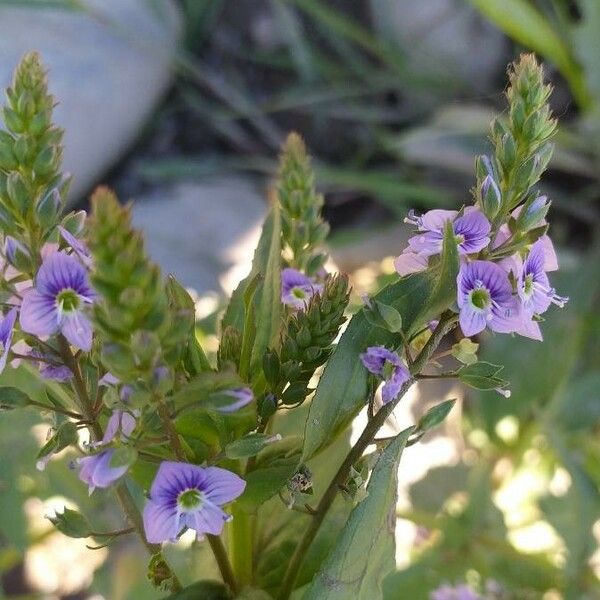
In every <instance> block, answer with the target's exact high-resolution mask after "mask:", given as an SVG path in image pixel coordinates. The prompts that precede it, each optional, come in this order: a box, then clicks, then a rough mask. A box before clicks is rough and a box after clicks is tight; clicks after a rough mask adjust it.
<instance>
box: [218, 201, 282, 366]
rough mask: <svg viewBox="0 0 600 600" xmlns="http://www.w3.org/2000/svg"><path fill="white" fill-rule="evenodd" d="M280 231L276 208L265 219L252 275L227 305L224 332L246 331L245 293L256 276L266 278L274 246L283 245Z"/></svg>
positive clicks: (234, 293) (245, 280) (222, 326)
mask: <svg viewBox="0 0 600 600" xmlns="http://www.w3.org/2000/svg"><path fill="white" fill-rule="evenodd" d="M279 230H280V224H279V210H278V209H277V208H275V207H274V208H272V209H271V211H270V212H269V214H268V215H267V218H266V219H265V223H264V225H263V230H262V234H261V236H260V240H259V241H258V246H257V247H256V251H255V252H254V259H253V260H252V271H251V272H250V275H248V277H246V279H244V280H243V281H242V282H241V283H240V284H239V285H238V287H237V288H236V289H235V291H234V292H233V294H232V295H231V299H230V301H229V304H228V305H227V309H226V311H225V315H224V316H223V321H222V323H221V330H222V331H224V330H225V328H226V327H228V326H232V327H235V328H236V329H237V330H239V331H244V314H245V308H244V292H245V291H246V288H247V287H248V285H249V284H250V282H251V281H252V280H253V279H254V278H255V277H256V275H259V274H262V275H263V277H266V273H267V270H268V268H267V267H268V265H269V264H270V258H271V253H272V250H273V245H274V244H276V242H277V240H278V241H279V244H281V239H280V238H281V235H280V234H279V236H276V235H275V233H276V231H279ZM278 258H279V257H278ZM272 292H273V290H271V293H272ZM265 299H266V298H265ZM277 300H278V302H280V300H281V299H280V298H278V299H277ZM279 308H280V307H278V311H279ZM261 357H262V355H261Z"/></svg>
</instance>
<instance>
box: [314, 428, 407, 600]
mask: <svg viewBox="0 0 600 600" xmlns="http://www.w3.org/2000/svg"><path fill="white" fill-rule="evenodd" d="M413 431H414V428H413V427H409V428H408V429H405V430H404V431H403V432H402V433H400V434H399V435H398V436H397V437H396V438H395V439H394V440H392V441H391V442H390V443H389V444H388V446H387V447H386V448H385V450H384V451H383V452H382V454H381V456H380V457H379V460H378V461H377V464H376V465H375V468H374V469H373V474H372V475H371V479H370V481H369V485H368V486H367V496H366V498H365V499H364V500H363V501H362V502H360V503H359V504H358V505H357V506H356V507H355V508H354V510H353V511H352V513H351V514H350V518H349V519H348V522H347V523H346V526H345V527H344V529H343V531H342V533H341V535H340V537H339V539H338V542H337V544H336V545H335V547H334V548H333V550H332V551H331V552H330V553H329V555H328V557H327V559H326V561H325V563H324V565H323V567H322V568H321V570H320V571H319V572H318V573H317V575H316V577H315V578H314V579H313V582H312V584H311V585H310V587H309V588H308V590H307V592H306V593H305V594H304V596H303V597H302V600H347V599H348V598H353V599H355V600H376V599H377V598H381V597H382V589H381V584H382V581H383V578H384V577H385V576H386V575H387V574H388V573H390V572H391V571H393V569H394V566H395V562H394V549H395V542H394V530H395V523H396V516H395V515H396V491H397V485H398V479H397V472H398V463H399V461H400V457H401V456H402V451H403V450H404V447H405V446H406V441H407V440H408V437H409V435H410V434H411V433H412V432H413Z"/></svg>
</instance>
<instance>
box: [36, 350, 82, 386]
mask: <svg viewBox="0 0 600 600" xmlns="http://www.w3.org/2000/svg"><path fill="white" fill-rule="evenodd" d="M28 355H29V356H31V357H32V358H34V359H36V360H37V361H38V368H39V370H40V375H41V376H42V378H43V379H49V380H52V381H61V382H64V381H68V380H69V379H71V377H73V371H71V369H69V367H67V366H65V365H60V364H56V363H54V362H52V358H51V357H50V356H49V355H48V354H44V353H43V352H40V351H39V350H36V349H35V348H33V349H32V350H30V351H29V352H28Z"/></svg>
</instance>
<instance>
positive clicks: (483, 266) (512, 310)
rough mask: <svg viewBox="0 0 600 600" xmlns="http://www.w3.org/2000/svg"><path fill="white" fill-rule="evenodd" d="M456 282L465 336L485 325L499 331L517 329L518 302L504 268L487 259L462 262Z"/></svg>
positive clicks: (474, 332)
mask: <svg viewBox="0 0 600 600" xmlns="http://www.w3.org/2000/svg"><path fill="white" fill-rule="evenodd" d="M457 283H458V298H457V300H458V306H459V308H460V317H459V320H460V327H461V329H462V331H463V333H464V334H465V336H466V337H469V336H471V335H475V334H476V333H479V332H480V331H483V330H484V329H485V328H486V326H487V327H489V328H490V329H491V330H492V331H497V332H499V333H510V332H512V331H515V329H516V328H517V326H518V325H517V318H518V312H519V311H518V303H517V301H516V299H515V298H514V297H513V295H512V286H511V284H510V281H509V279H508V275H507V274H506V272H505V271H504V270H503V269H502V268H501V267H499V266H498V265H496V264H494V263H492V262H488V261H484V260H476V261H474V262H471V263H466V264H463V265H462V266H461V268H460V271H459V273H458V277H457Z"/></svg>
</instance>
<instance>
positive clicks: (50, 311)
mask: <svg viewBox="0 0 600 600" xmlns="http://www.w3.org/2000/svg"><path fill="white" fill-rule="evenodd" d="M19 321H20V323H21V328H22V329H23V331H25V332H27V333H32V334H33V335H37V336H46V335H52V334H53V333H55V332H56V331H57V330H58V311H57V309H56V304H55V302H54V300H53V299H52V298H51V297H49V296H43V295H42V294H40V292H38V291H37V290H35V289H32V290H30V291H29V292H27V294H25V297H24V298H23V304H22V305H21V314H20V316H19Z"/></svg>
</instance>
